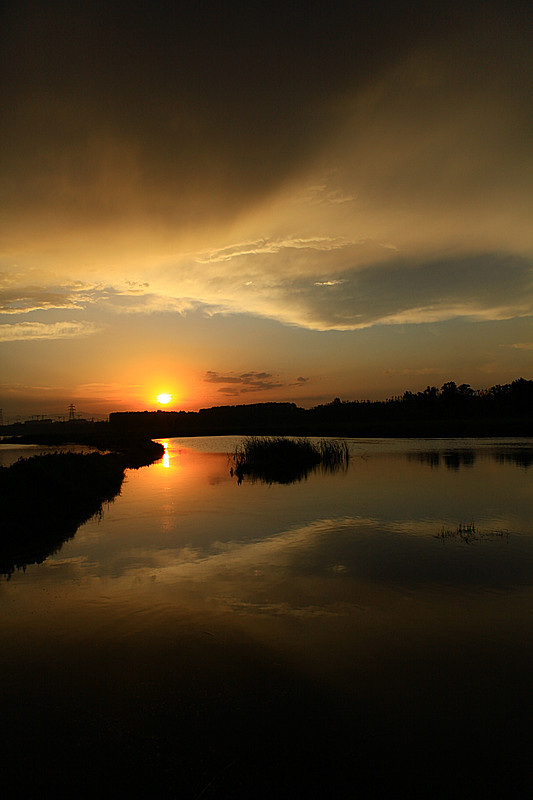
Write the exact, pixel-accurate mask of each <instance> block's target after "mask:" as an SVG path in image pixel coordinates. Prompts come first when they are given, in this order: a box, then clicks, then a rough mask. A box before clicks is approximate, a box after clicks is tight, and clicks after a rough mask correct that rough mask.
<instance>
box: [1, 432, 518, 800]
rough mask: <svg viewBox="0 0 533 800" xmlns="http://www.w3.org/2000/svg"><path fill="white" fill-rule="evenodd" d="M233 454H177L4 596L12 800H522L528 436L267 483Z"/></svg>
mask: <svg viewBox="0 0 533 800" xmlns="http://www.w3.org/2000/svg"><path fill="white" fill-rule="evenodd" d="M235 441H236V440H235V439H231V438H230V437H223V438H219V439H188V440H187V439H183V440H177V439H174V440H169V441H168V449H167V456H166V457H165V459H163V461H162V462H159V463H157V464H154V465H152V466H151V467H148V468H144V469H141V470H138V471H130V472H128V475H127V481H126V483H125V484H124V487H123V491H122V495H121V496H120V497H119V498H117V500H116V501H115V502H114V503H113V504H112V505H110V506H109V507H108V508H107V509H106V510H105V512H104V516H103V518H102V519H93V520H91V521H90V522H88V523H87V524H85V525H84V526H82V527H81V528H80V529H79V530H78V532H77V534H76V536H75V537H74V538H73V539H72V540H70V541H68V542H66V543H65V544H64V546H63V547H62V548H61V550H60V551H59V552H57V553H56V554H54V555H52V556H50V557H49V558H48V559H47V560H46V561H45V562H44V563H42V564H40V565H34V566H30V567H28V568H27V569H26V571H25V572H22V571H18V572H16V573H14V574H13V575H12V576H11V578H10V579H9V580H6V579H4V580H3V581H2V582H1V583H0V630H1V635H2V646H1V650H0V669H1V689H0V692H1V706H0V710H1V724H2V738H3V741H2V744H1V750H0V752H1V757H2V762H3V764H2V773H1V775H2V785H3V787H4V788H5V789H7V788H9V791H10V795H11V796H20V797H34V796H41V797H43V796H44V797H52V796H54V797H55V796H58V795H59V794H60V793H61V791H62V790H66V791H67V792H68V793H69V795H70V796H75V797H101V796H102V795H104V796H114V797H178V798H208V797H239V798H256V797H272V798H274V797H308V796H310V795H311V793H312V792H314V794H315V795H316V794H318V795H319V796H323V797H353V796H356V797H362V798H365V797H381V796H396V795H397V794H400V793H402V794H403V793H408V794H410V795H412V796H419V797H466V796H468V795H470V794H471V793H473V792H474V791H475V792H476V793H481V794H483V795H484V796H485V797H513V798H515V797H524V798H526V797H528V798H529V797H530V796H531V793H532V789H533V779H532V769H531V765H530V759H531V747H532V744H533V741H532V739H533V737H532V720H533V679H532V675H533V672H532V668H533V624H532V623H533V614H532V612H533V592H532V578H533V491H532V489H533V442H531V441H527V440H516V441H510V440H507V441H505V440H501V441H491V440H479V441H474V440H472V441H450V440H426V441H421V440H418V441H400V440H390V441H385V440H354V441H353V442H352V447H353V458H352V461H351V464H350V468H349V470H348V471H346V472H343V473H340V474H336V475H331V474H323V473H321V472H316V473H314V474H312V475H310V476H309V477H308V478H307V480H305V481H302V482H300V483H295V484H292V485H276V484H274V485H270V486H268V485H265V484H262V483H259V482H258V483H252V482H248V481H245V482H244V483H243V484H241V485H238V484H237V482H236V480H235V479H234V478H232V477H231V476H230V474H229V467H228V461H227V454H226V452H223V451H227V450H229V449H231V448H232V446H233V445H234V442H235ZM0 449H1V448H0ZM25 454H26V455H27V454H28V453H25ZM12 455H13V454H12ZM6 458H7V457H6ZM472 526H473V527H472ZM2 535H9V532H3V533H2Z"/></svg>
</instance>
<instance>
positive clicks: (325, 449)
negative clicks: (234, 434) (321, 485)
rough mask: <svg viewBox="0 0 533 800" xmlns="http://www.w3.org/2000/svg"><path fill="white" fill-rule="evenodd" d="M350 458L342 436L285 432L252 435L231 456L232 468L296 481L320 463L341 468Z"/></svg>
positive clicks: (275, 479) (239, 472)
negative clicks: (300, 435)
mask: <svg viewBox="0 0 533 800" xmlns="http://www.w3.org/2000/svg"><path fill="white" fill-rule="evenodd" d="M349 459H350V451H349V448H348V445H347V443H346V442H344V441H339V440H331V441H328V440H325V439H323V440H321V441H320V442H316V443H315V442H311V441H309V439H305V438H299V439H290V438H285V437H282V436H275V437H273V436H266V437H259V436H249V437H247V438H246V439H244V440H243V441H242V442H241V443H240V444H239V445H238V446H237V447H236V449H235V452H234V453H233V454H232V455H231V457H230V462H231V472H232V474H233V475H236V477H237V479H238V480H239V482H240V481H242V479H243V478H244V476H249V477H251V478H252V479H254V478H255V479H259V480H262V481H265V482H266V483H292V482H294V481H297V480H302V479H303V478H305V477H306V476H307V475H308V474H309V472H310V471H311V470H312V469H314V468H315V467H317V466H319V465H320V466H322V467H323V468H324V469H326V470H331V471H334V470H337V469H340V468H342V467H344V466H346V465H347V464H348V462H349Z"/></svg>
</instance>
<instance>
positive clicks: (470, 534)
mask: <svg viewBox="0 0 533 800" xmlns="http://www.w3.org/2000/svg"><path fill="white" fill-rule="evenodd" d="M495 537H499V538H504V537H505V538H508V537H509V532H508V531H505V530H495V531H481V530H479V528H476V526H475V524H474V523H473V522H472V523H470V524H468V523H467V524H465V523H463V522H460V523H459V525H458V526H457V527H456V528H444V527H443V528H441V530H440V531H439V532H438V533H437V534H436V538H437V539H442V540H446V539H459V540H461V541H462V542H464V543H465V544H470V543H471V542H477V541H480V540H481V539H489V538H495Z"/></svg>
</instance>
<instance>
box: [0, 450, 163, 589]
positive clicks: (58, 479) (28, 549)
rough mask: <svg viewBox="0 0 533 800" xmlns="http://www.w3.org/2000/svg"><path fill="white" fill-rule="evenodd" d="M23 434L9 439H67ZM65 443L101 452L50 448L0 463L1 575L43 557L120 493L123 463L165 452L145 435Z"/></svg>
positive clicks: (143, 462)
mask: <svg viewBox="0 0 533 800" xmlns="http://www.w3.org/2000/svg"><path fill="white" fill-rule="evenodd" d="M22 438H23V437H17V438H16V439H14V440H13V441H14V443H16V444H22V443H31V444H42V445H48V446H60V445H64V444H67V442H64V441H63V440H62V438H61V437H59V438H58V437H54V436H42V437H38V436H30V437H27V441H21V439H22ZM24 438H25V437H24ZM68 444H83V445H87V446H91V447H95V448H96V449H99V450H103V451H105V452H104V453H98V452H94V453H85V454H82V453H68V452H67V453H57V452H56V453H48V454H46V455H40V456H33V457H31V458H24V459H20V460H19V461H17V462H15V464H12V465H11V466H10V467H0V498H1V499H0V502H1V507H2V516H3V525H2V533H1V534H0V574H4V575H10V574H11V573H12V572H14V570H15V569H17V568H23V567H25V566H26V565H28V564H34V563H40V562H42V561H44V559H45V558H46V557H47V556H48V555H50V554H51V553H54V552H55V551H57V550H58V549H59V548H60V547H61V545H62V544H63V542H65V541H66V540H67V539H69V538H70V537H71V536H73V535H74V533H75V532H76V530H77V529H78V527H79V526H80V525H81V524H82V523H84V522H86V521H87V520H88V519H90V518H91V517H92V516H94V515H95V514H98V513H101V512H102V507H103V505H104V504H105V503H106V502H110V501H111V500H113V498H114V497H116V496H117V494H119V493H120V489H121V486H122V482H123V480H124V472H125V470H126V469H127V468H128V469H132V468H133V469H137V468H139V467H143V466H147V465H148V464H151V463H152V462H153V461H156V460H157V459H158V458H161V456H162V455H163V453H164V447H163V445H161V444H158V443H157V442H153V441H151V440H150V439H147V438H146V437H137V438H135V437H134V438H133V439H132V438H128V440H124V439H119V438H117V437H109V436H106V437H94V436H86V437H84V436H77V437H76V440H75V441H72V440H71V441H70V442H68ZM108 451H112V452H108Z"/></svg>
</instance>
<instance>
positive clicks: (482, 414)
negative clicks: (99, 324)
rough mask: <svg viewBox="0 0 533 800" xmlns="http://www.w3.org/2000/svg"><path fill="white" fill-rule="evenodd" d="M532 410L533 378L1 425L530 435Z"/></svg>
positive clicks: (71, 437)
mask: <svg viewBox="0 0 533 800" xmlns="http://www.w3.org/2000/svg"><path fill="white" fill-rule="evenodd" d="M532 409H533V381H531V380H524V378H519V379H518V380H515V381H513V382H512V383H506V384H503V385H501V384H497V385H495V386H491V387H490V388H489V389H472V387H471V386H470V384H467V383H462V384H459V385H457V384H456V383H455V382H454V381H447V382H446V383H444V384H443V385H442V386H441V387H440V389H439V388H438V387H437V386H427V387H426V388H425V389H424V391H421V392H416V393H413V392H410V391H406V392H404V394H403V395H400V396H396V397H391V398H389V399H388V400H379V401H368V400H361V401H342V400H341V399H340V398H338V397H336V398H335V399H334V400H333V401H332V402H330V403H325V404H323V405H318V406H315V407H314V408H309V409H306V408H300V407H298V406H297V405H296V404H295V403H251V404H243V405H234V406H215V407H213V408H202V409H200V410H199V411H161V410H158V411H121V412H113V413H111V414H110V415H109V422H108V423H107V422H88V421H84V420H74V421H71V422H55V423H54V422H49V421H38V420H33V421H28V422H25V423H17V424H14V425H9V426H5V425H4V426H3V427H2V428H0V434H3V435H4V436H7V435H13V436H27V435H31V436H35V435H45V434H54V436H55V435H57V436H60V437H62V439H63V441H79V442H82V443H83V441H86V440H88V439H93V440H105V439H108V440H109V439H112V438H113V437H115V439H117V438H118V439H119V440H122V441H124V440H125V438H126V437H127V438H131V437H132V436H137V437H139V436H145V437H146V436H148V437H150V438H163V437H172V436H220V435H241V436H293V437H298V436H333V437H366V436H369V437H388V436H390V437H417V438H421V437H452V436H453V437H476V436H533V413H532ZM19 441H20V440H19ZM31 441H35V439H31ZM95 446H98V445H95ZM108 449H112V448H108Z"/></svg>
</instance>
